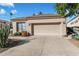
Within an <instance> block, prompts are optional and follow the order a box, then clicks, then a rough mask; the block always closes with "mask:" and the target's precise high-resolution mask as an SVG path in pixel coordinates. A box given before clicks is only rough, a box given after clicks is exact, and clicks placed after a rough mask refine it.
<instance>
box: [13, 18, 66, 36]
mask: <svg viewBox="0 0 79 59" xmlns="http://www.w3.org/2000/svg"><path fill="white" fill-rule="evenodd" d="M64 21H65V18H59V19H37V20H29V21H26V22H25V23H26V24H28V26H26V31H28V32H29V33H31V25H30V24H31V23H55V22H56V23H57V22H61V24H60V25H61V35H66V25H65V24H63V22H64ZM12 24H13V33H15V32H16V22H12ZM58 26H59V25H58Z"/></svg>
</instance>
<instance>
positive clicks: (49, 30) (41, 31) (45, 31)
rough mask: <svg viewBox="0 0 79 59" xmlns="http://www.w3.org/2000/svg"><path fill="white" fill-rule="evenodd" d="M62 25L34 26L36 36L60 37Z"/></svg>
mask: <svg viewBox="0 0 79 59" xmlns="http://www.w3.org/2000/svg"><path fill="white" fill-rule="evenodd" d="M60 28H61V27H60V24H50V25H34V35H60V33H61V31H60Z"/></svg>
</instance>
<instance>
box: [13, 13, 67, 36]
mask: <svg viewBox="0 0 79 59" xmlns="http://www.w3.org/2000/svg"><path fill="white" fill-rule="evenodd" d="M12 25H13V33H15V32H17V31H18V32H22V31H27V32H29V33H30V34H31V35H66V24H65V18H64V17H63V16H60V15H53V14H43V15H35V16H31V17H24V18H16V19H12Z"/></svg>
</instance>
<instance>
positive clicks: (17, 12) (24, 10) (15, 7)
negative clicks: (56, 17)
mask: <svg viewBox="0 0 79 59" xmlns="http://www.w3.org/2000/svg"><path fill="white" fill-rule="evenodd" d="M12 11H13V13H14V15H13V16H12V17H10V15H9V13H10V12H12ZM40 11H41V12H42V13H44V14H56V10H55V3H54V4H53V3H14V4H0V19H3V20H9V19H10V18H17V17H27V16H32V15H33V13H36V14H37V13H39V12H40Z"/></svg>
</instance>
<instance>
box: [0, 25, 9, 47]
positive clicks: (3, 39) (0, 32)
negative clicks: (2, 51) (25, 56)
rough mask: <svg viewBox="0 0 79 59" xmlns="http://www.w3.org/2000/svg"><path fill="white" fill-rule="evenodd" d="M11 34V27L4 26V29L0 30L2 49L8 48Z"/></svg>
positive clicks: (0, 45)
mask: <svg viewBox="0 0 79 59" xmlns="http://www.w3.org/2000/svg"><path fill="white" fill-rule="evenodd" d="M9 32H10V27H9V26H4V28H1V29H0V47H1V48H4V47H6V44H7V41H8V36H9Z"/></svg>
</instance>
